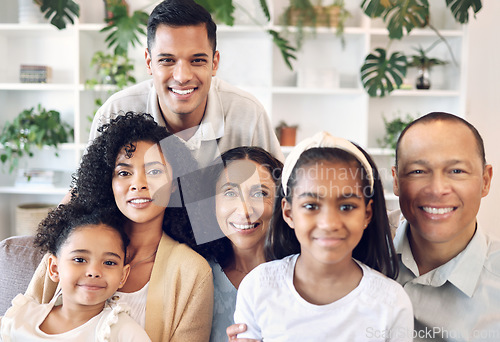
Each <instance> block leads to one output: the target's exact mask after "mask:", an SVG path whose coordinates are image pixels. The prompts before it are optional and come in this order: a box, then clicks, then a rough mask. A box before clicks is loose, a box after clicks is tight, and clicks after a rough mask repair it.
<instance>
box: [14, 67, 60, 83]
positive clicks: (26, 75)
mask: <svg viewBox="0 0 500 342" xmlns="http://www.w3.org/2000/svg"><path fill="white" fill-rule="evenodd" d="M51 73H52V72H51V68H50V67H48V66H46V65H26V64H22V65H21V71H20V74H19V79H20V81H21V83H48V82H50V77H51Z"/></svg>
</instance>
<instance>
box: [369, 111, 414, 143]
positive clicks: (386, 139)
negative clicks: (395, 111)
mask: <svg viewBox="0 0 500 342" xmlns="http://www.w3.org/2000/svg"><path fill="white" fill-rule="evenodd" d="M382 119H383V120H384V126H385V135H384V136H383V138H382V139H377V142H378V144H379V145H380V147H382V148H390V149H392V150H396V143H397V142H398V139H399V136H400V135H401V132H403V130H404V129H405V128H406V126H408V125H409V124H410V123H411V122H413V120H414V119H413V118H412V117H411V115H410V114H406V117H404V118H403V117H401V116H400V115H398V116H397V117H395V118H394V119H392V120H387V118H386V117H385V116H383V117H382Z"/></svg>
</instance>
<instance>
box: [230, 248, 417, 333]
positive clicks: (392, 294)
mask: <svg viewBox="0 0 500 342" xmlns="http://www.w3.org/2000/svg"><path fill="white" fill-rule="evenodd" d="M297 257H298V254H296V255H291V256H288V257H286V258H284V259H282V260H276V261H271V262H267V263H264V264H261V265H259V266H257V267H256V268H255V269H253V270H252V271H251V272H250V273H249V274H248V275H247V276H246V277H245V278H244V279H243V281H242V282H241V284H240V286H239V288H238V296H237V300H236V311H235V313H234V321H235V323H246V324H247V325H248V330H247V332H246V333H243V334H239V335H238V337H246V338H253V339H263V340H264V341H266V342H272V341H290V342H292V341H297V342H299V341H300V342H303V341H335V342H339V341H345V342H357V341H360V342H361V341H362V342H366V341H412V332H413V312H412V307H411V303H410V299H409V298H408V296H407V295H406V293H405V292H404V290H403V288H402V287H401V286H400V285H399V284H398V283H396V282H395V281H394V280H391V279H389V278H387V277H386V276H384V275H382V274H381V273H379V272H377V271H374V270H372V269H371V268H369V267H368V266H366V265H364V264H362V263H360V262H358V264H359V265H360V267H361V269H362V270H363V277H362V278H361V281H360V283H359V285H358V286H357V287H356V288H355V289H354V290H352V291H351V292H350V293H349V294H347V295H346V296H344V297H343V298H341V299H339V300H337V301H335V302H333V303H330V304H326V305H314V304H311V303H309V302H307V301H306V300H304V299H303V298H302V297H301V296H300V294H299V293H298V292H297V291H296V289H295V287H294V285H293V274H294V269H295V263H296V261H297Z"/></svg>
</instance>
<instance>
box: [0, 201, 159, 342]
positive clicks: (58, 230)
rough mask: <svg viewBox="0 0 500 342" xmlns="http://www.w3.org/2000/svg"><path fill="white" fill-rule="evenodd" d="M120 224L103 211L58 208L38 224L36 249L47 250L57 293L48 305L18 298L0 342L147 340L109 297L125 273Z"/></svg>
mask: <svg viewBox="0 0 500 342" xmlns="http://www.w3.org/2000/svg"><path fill="white" fill-rule="evenodd" d="M122 223H123V222H122V220H120V218H117V217H116V216H113V215H109V213H108V212H107V211H102V210H88V209H87V208H85V207H83V206H81V205H75V204H74V203H73V204H69V205H63V206H60V207H59V208H57V209H55V210H53V211H52V212H50V213H49V215H48V216H47V217H46V218H45V219H44V220H43V221H42V222H41V223H40V225H39V228H38V234H37V236H36V238H35V245H37V246H38V247H40V248H41V250H42V252H48V253H49V256H48V274H49V277H50V278H51V279H52V280H53V281H54V282H56V283H59V284H60V291H58V293H56V295H55V296H54V298H53V299H52V300H51V301H50V303H47V304H40V303H38V302H36V301H35V300H33V299H29V298H28V297H26V296H24V295H22V294H20V295H18V296H17V297H16V298H14V300H13V301H12V304H13V306H12V307H11V308H10V309H9V310H7V312H6V313H5V316H4V317H3V318H2V320H1V323H0V340H3V341H41V340H49V339H50V340H51V341H77V340H78V341H100V342H101V341H150V339H149V337H148V335H147V334H146V332H145V331H144V329H143V328H141V326H139V324H137V323H136V322H135V321H134V320H133V319H132V318H131V317H130V316H129V315H128V314H127V311H128V310H127V308H126V307H125V306H123V305H119V304H116V303H114V302H113V301H112V300H111V299H110V298H111V297H112V296H113V295H114V293H115V292H116V290H118V289H119V288H121V287H122V286H123V284H125V281H126V280H127V276H128V274H129V271H130V265H127V264H125V258H126V248H127V245H128V243H129V240H128V237H127V235H126V234H125V233H124V232H123V228H122Z"/></svg>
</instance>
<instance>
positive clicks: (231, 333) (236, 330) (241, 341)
mask: <svg viewBox="0 0 500 342" xmlns="http://www.w3.org/2000/svg"><path fill="white" fill-rule="evenodd" d="M245 331H247V326H246V324H243V323H242V324H233V325H230V326H228V327H227V329H226V334H227V338H228V339H229V342H259V340H253V339H251V338H237V337H236V336H237V335H238V334H240V333H243V332H245Z"/></svg>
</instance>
